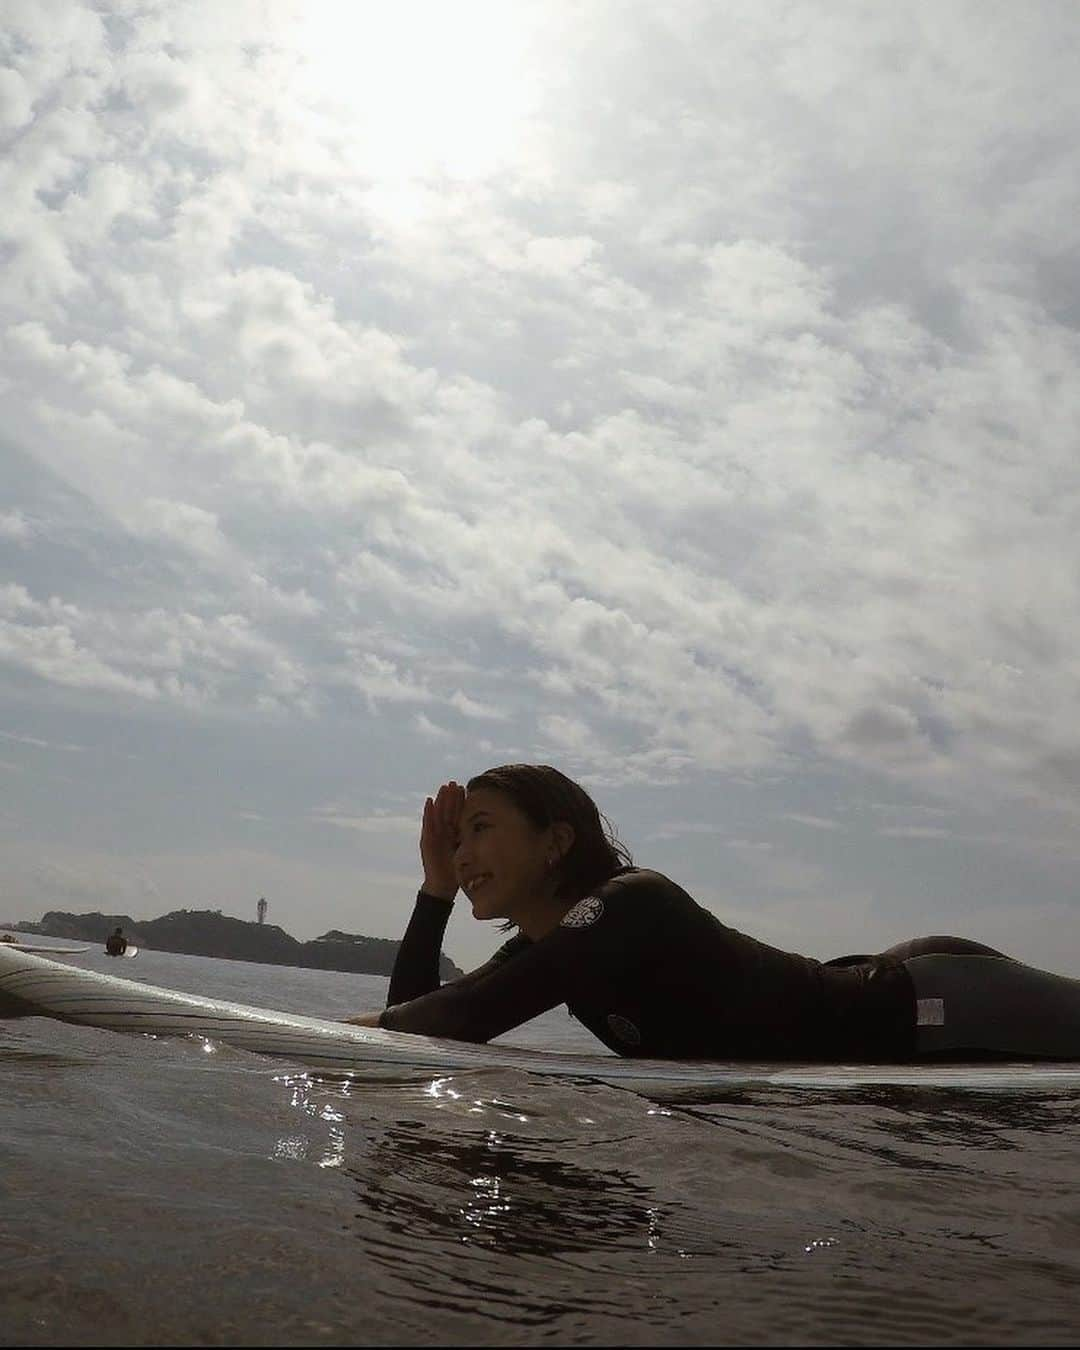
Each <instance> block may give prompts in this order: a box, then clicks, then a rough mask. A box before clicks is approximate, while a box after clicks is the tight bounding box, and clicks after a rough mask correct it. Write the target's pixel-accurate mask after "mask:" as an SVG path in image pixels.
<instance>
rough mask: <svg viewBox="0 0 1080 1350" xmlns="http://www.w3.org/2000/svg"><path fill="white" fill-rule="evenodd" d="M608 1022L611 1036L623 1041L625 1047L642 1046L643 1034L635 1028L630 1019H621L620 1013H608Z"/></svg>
mask: <svg viewBox="0 0 1080 1350" xmlns="http://www.w3.org/2000/svg"><path fill="white" fill-rule="evenodd" d="M605 1020H606V1022H607V1024H608V1027H609V1028H610V1030H611V1034H612V1035H613V1036H614V1037H615V1038H616V1039H617V1040H620V1041H622V1043H623V1044H624V1045H640V1044H641V1032H640V1031H638V1029H637V1027H636V1026H634V1024H633V1022H631V1021H630V1019H629V1018H628V1017H620V1016H619V1014H618V1013H608V1015H607V1017H606V1019H605Z"/></svg>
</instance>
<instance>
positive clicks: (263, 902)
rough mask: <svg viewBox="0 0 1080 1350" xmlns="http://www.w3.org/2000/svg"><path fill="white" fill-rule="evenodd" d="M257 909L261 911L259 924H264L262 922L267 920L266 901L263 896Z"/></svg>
mask: <svg viewBox="0 0 1080 1350" xmlns="http://www.w3.org/2000/svg"><path fill="white" fill-rule="evenodd" d="M257 908H258V911H259V922H260V923H262V921H263V920H264V919H265V918H266V900H265V899H264V898H263V897H262V896H260V897H259V904H258V906H257Z"/></svg>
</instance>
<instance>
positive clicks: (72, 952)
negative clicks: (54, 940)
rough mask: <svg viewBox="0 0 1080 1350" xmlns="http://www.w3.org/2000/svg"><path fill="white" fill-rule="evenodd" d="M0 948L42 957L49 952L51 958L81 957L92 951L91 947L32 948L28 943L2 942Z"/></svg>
mask: <svg viewBox="0 0 1080 1350" xmlns="http://www.w3.org/2000/svg"><path fill="white" fill-rule="evenodd" d="M0 947H2V948H4V950H5V951H6V950H7V949H8V948H11V949H12V950H14V951H17V952H38V953H40V954H42V955H44V954H45V953H46V952H47V953H48V954H49V955H50V956H81V955H82V953H83V952H88V951H89V950H90V948H89V947H37V946H33V947H32V946H31V945H30V943H28V942H0Z"/></svg>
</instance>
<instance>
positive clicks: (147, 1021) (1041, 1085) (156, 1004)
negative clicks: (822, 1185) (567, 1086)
mask: <svg viewBox="0 0 1080 1350" xmlns="http://www.w3.org/2000/svg"><path fill="white" fill-rule="evenodd" d="M0 995H7V996H8V997H9V998H11V999H13V1000H15V1002H16V1004H17V1005H18V1006H19V1007H20V1010H23V1009H25V1011H26V1012H27V1013H29V1014H38V1015H41V1016H43V1017H53V1018H56V1019H58V1020H60V1021H63V1022H72V1023H76V1024H78V1025H80V1026H91V1027H99V1028H101V1029H103V1030H108V1031H122V1032H140V1033H144V1034H150V1035H155V1036H190V1035H195V1036H200V1037H203V1038H205V1039H207V1040H212V1041H218V1042H221V1043H222V1044H225V1045H229V1046H232V1047H234V1048H237V1049H240V1050H246V1051H250V1052H253V1053H255V1054H262V1055H272V1056H275V1057H284V1058H287V1059H293V1060H296V1061H298V1062H300V1063H302V1064H304V1065H306V1066H307V1067H310V1068H313V1069H323V1070H332V1071H334V1072H335V1073H340V1074H349V1075H355V1076H358V1077H368V1078H380V1077H381V1078H384V1079H385V1078H396V1079H400V1078H402V1077H404V1076H412V1075H415V1076H417V1077H428V1076H432V1077H445V1076H447V1075H449V1074H454V1073H458V1072H476V1071H482V1070H507V1069H512V1070H519V1071H521V1072H524V1073H530V1074H539V1075H547V1076H553V1077H558V1078H564V1079H578V1080H588V1081H591V1082H600V1083H607V1084H610V1085H611V1086H614V1087H625V1088H630V1089H632V1090H634V1091H639V1092H644V1093H645V1094H646V1095H652V1096H656V1095H659V1096H663V1095H670V1094H671V1093H673V1092H675V1093H680V1094H681V1093H685V1092H690V1093H697V1092H708V1091H711V1090H717V1089H734V1088H740V1087H752V1086H761V1087H764V1086H772V1087H782V1088H807V1089H818V1090H825V1089H829V1090H832V1089H845V1088H867V1087H872V1086H901V1087H925V1088H934V1087H943V1088H968V1089H973V1090H979V1091H1010V1090H1011V1091H1015V1090H1024V1089H1028V1090H1033V1089H1037V1090H1042V1091H1045V1090H1047V1089H1048V1088H1055V1087H1063V1088H1075V1089H1077V1090H1080V1064H1068V1063H1066V1064H1047V1063H1039V1064H1029V1063H1024V1064H1017V1063H1009V1064H993V1065H987V1064H947V1065H941V1064H934V1065H931V1064H897V1065H888V1064H858V1065H843V1064H836V1065H822V1064H749V1063H737V1062H716V1063H712V1062H704V1061H690V1062H684V1061H678V1060H651V1059H633V1058H621V1057H619V1056H616V1055H610V1054H596V1055H573V1054H564V1053H561V1052H558V1051H548V1050H530V1049H523V1048H518V1047H514V1046H508V1045H503V1044H496V1045H473V1044H470V1043H468V1042H464V1041H450V1040H443V1039H440V1038H438V1037H432V1036H416V1035H412V1034H410V1033H408V1032H403V1031H386V1030H383V1029H382V1028H379V1027H360V1026H353V1025H350V1024H348V1023H344V1022H335V1021H332V1020H329V1019H326V1018H318V1017H306V1016H302V1015H300V1014H297V1013H289V1012H278V1011H274V1010H272V1009H267V1008H255V1007H250V1006H248V1005H246V1004H241V1003H230V1002H227V1001H225V1000H221V999H213V998H205V997H202V996H201V995H197V994H187V993H182V992H180V991H179V990H173V989H165V988H159V987H157V986H155V985H149V984H143V983H141V982H139V981H135V980H127V979H122V978H121V977H119V976H114V975H105V974H103V973H101V972H100V971H95V970H84V969H81V968H77V967H74V966H69V965H66V964H64V963H63V962H59V961H50V960H48V959H47V958H46V957H42V956H36V955H33V954H32V953H30V952H27V951H26V950H25V949H24V950H18V949H16V950H12V948H11V946H10V944H0Z"/></svg>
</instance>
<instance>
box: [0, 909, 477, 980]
mask: <svg viewBox="0 0 1080 1350" xmlns="http://www.w3.org/2000/svg"><path fill="white" fill-rule="evenodd" d="M8 927H9V928H10V929H11V930H12V931H15V932H19V933H35V934H38V935H39V936H42V937H55V938H67V939H69V940H74V941H76V942H100V943H101V944H102V945H103V946H104V943H105V939H106V938H107V937H108V936H109V934H110V933H111V932H112V931H113V929H114V928H116V927H120V928H122V929H123V930H124V936H125V937H126V938H127V940H128V941H129V942H131V943H134V944H135V945H136V946H138V947H143V948H146V949H147V950H148V951H158V952H180V953H183V954H184V955H187V956H216V957H220V958H223V959H225V960H227V961H261V962H264V963H265V964H266V965H272V966H302V967H307V968H309V969H312V970H346V971H352V972H353V973H354V974H358V975H389V974H390V972H391V971H392V970H393V968H394V960H395V958H396V956H397V952H398V947H399V946H400V945H401V944H400V943H399V942H396V941H394V940H393V939H391V938H373V937H364V936H363V935H362V934H360V933H342V932H339V931H338V930H337V929H331V931H330V932H329V933H324V934H323V935H322V937H318V938H315V939H314V940H313V941H311V942H299V941H298V940H297V939H296V938H294V937H292V936H291V935H290V934H289V933H286V932H285V930H284V929H283V928H279V927H278V926H277V925H276V924H272V923H252V922H249V921H248V920H245V919H232V918H229V917H228V916H227V915H225V914H222V913H221V911H220V910H216V909H176V910H173V911H172V913H170V914H163V915H162V916H161V918H160V919H133V918H132V917H131V915H130V914H98V913H93V914H66V913H64V912H63V911H62V910H50V911H49V912H48V913H47V914H45V915H43V917H42V920H41V922H40V923H28V922H19V923H13V924H10V925H8ZM462 973H463V972H462V971H461V970H460V968H459V967H458V966H456V965H455V964H454V962H453V961H451V960H450V958H449V957H448V956H447V955H446V954H445V953H440V955H439V975H440V977H441V978H442V979H444V980H447V979H456V978H457V977H458V976H459V975H461V974H462Z"/></svg>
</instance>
